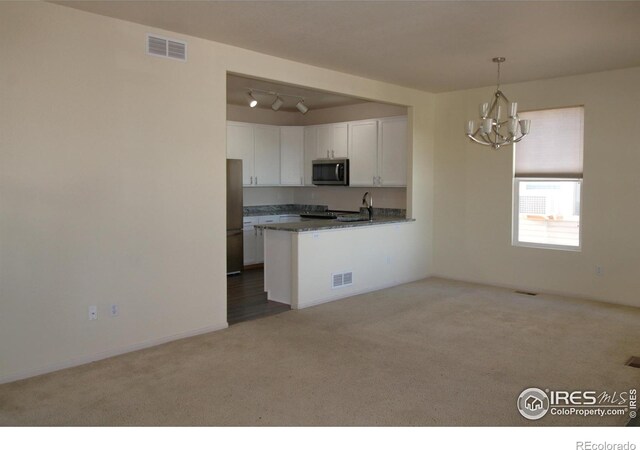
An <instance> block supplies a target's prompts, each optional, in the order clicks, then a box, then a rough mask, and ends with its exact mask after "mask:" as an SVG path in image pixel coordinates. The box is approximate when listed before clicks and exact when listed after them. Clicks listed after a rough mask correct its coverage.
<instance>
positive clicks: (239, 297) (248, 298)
mask: <svg viewBox="0 0 640 450" xmlns="http://www.w3.org/2000/svg"><path fill="white" fill-rule="evenodd" d="M263 289H264V269H263V268H254V269H249V270H244V271H243V272H242V273H241V274H240V275H231V276H227V322H229V325H233V324H234V323H239V322H244V321H246V320H253V319H257V318H259V317H265V316H271V315H273V314H278V313H281V312H284V311H289V310H290V309H291V307H290V306H289V305H285V304H284V303H278V302H274V301H271V300H267V293H266V292H264V290H263Z"/></svg>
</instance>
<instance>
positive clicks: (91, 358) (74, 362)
mask: <svg viewBox="0 0 640 450" xmlns="http://www.w3.org/2000/svg"><path fill="white" fill-rule="evenodd" d="M228 327H229V324H228V323H227V322H224V323H223V324H218V325H211V326H208V327H204V328H197V329H195V330H189V331H185V332H183V333H176V334H172V335H170V336H164V337H160V338H156V339H149V340H146V341H142V342H138V343H136V344H132V345H126V346H124V347H119V348H114V349H109V350H105V351H102V352H98V353H95V354H92V355H84V356H81V357H79V358H72V359H69V360H66V361H64V362H60V363H56V364H50V365H48V366H43V367H39V368H36V369H32V370H25V371H22V372H16V373H12V374H9V375H7V376H4V377H0V384H4V383H11V382H12V381H18V380H24V379H26V378H31V377H36V376H38V375H44V374H47V373H51V372H57V371H58V370H64V369H69V368H71V367H76V366H81V365H83V364H88V363H92V362H95V361H100V360H102V359H107V358H111V357H113V356H118V355H123V354H125V353H130V352H135V351H137V350H143V349H145V348H149V347H155V346H156V345H161V344H166V343H167V342H172V341H177V340H179V339H185V338H189V337H193V336H198V335H200V334H206V333H211V332H213V331H220V330H224V329H225V328H228Z"/></svg>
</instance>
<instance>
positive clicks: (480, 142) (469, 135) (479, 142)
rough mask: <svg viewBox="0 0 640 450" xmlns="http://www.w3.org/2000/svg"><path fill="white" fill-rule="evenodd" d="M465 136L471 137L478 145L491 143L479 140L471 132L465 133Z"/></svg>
mask: <svg viewBox="0 0 640 450" xmlns="http://www.w3.org/2000/svg"><path fill="white" fill-rule="evenodd" d="M467 137H468V138H469V139H471V140H472V141H473V142H475V143H477V144H480V145H491V144H490V143H488V142H483V141H481V140H479V139H476V138H475V137H474V136H473V135H472V134H467Z"/></svg>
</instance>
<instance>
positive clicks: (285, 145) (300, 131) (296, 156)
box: [280, 127, 304, 185]
mask: <svg viewBox="0 0 640 450" xmlns="http://www.w3.org/2000/svg"><path fill="white" fill-rule="evenodd" d="M303 162H304V127H280V184H284V185H301V184H302V178H303V172H302V167H303Z"/></svg>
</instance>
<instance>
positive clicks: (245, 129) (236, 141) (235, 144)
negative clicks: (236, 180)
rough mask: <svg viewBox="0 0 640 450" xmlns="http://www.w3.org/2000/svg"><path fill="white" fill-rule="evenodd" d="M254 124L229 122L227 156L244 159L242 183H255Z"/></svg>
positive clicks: (247, 184)
mask: <svg viewBox="0 0 640 450" xmlns="http://www.w3.org/2000/svg"><path fill="white" fill-rule="evenodd" d="M253 155H254V142H253V126H252V125H251V124H244V123H235V122H228V123H227V158H232V159H241V160H242V184H243V185H246V186H250V185H251V184H253V172H254V170H253V169H254V159H253Z"/></svg>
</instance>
